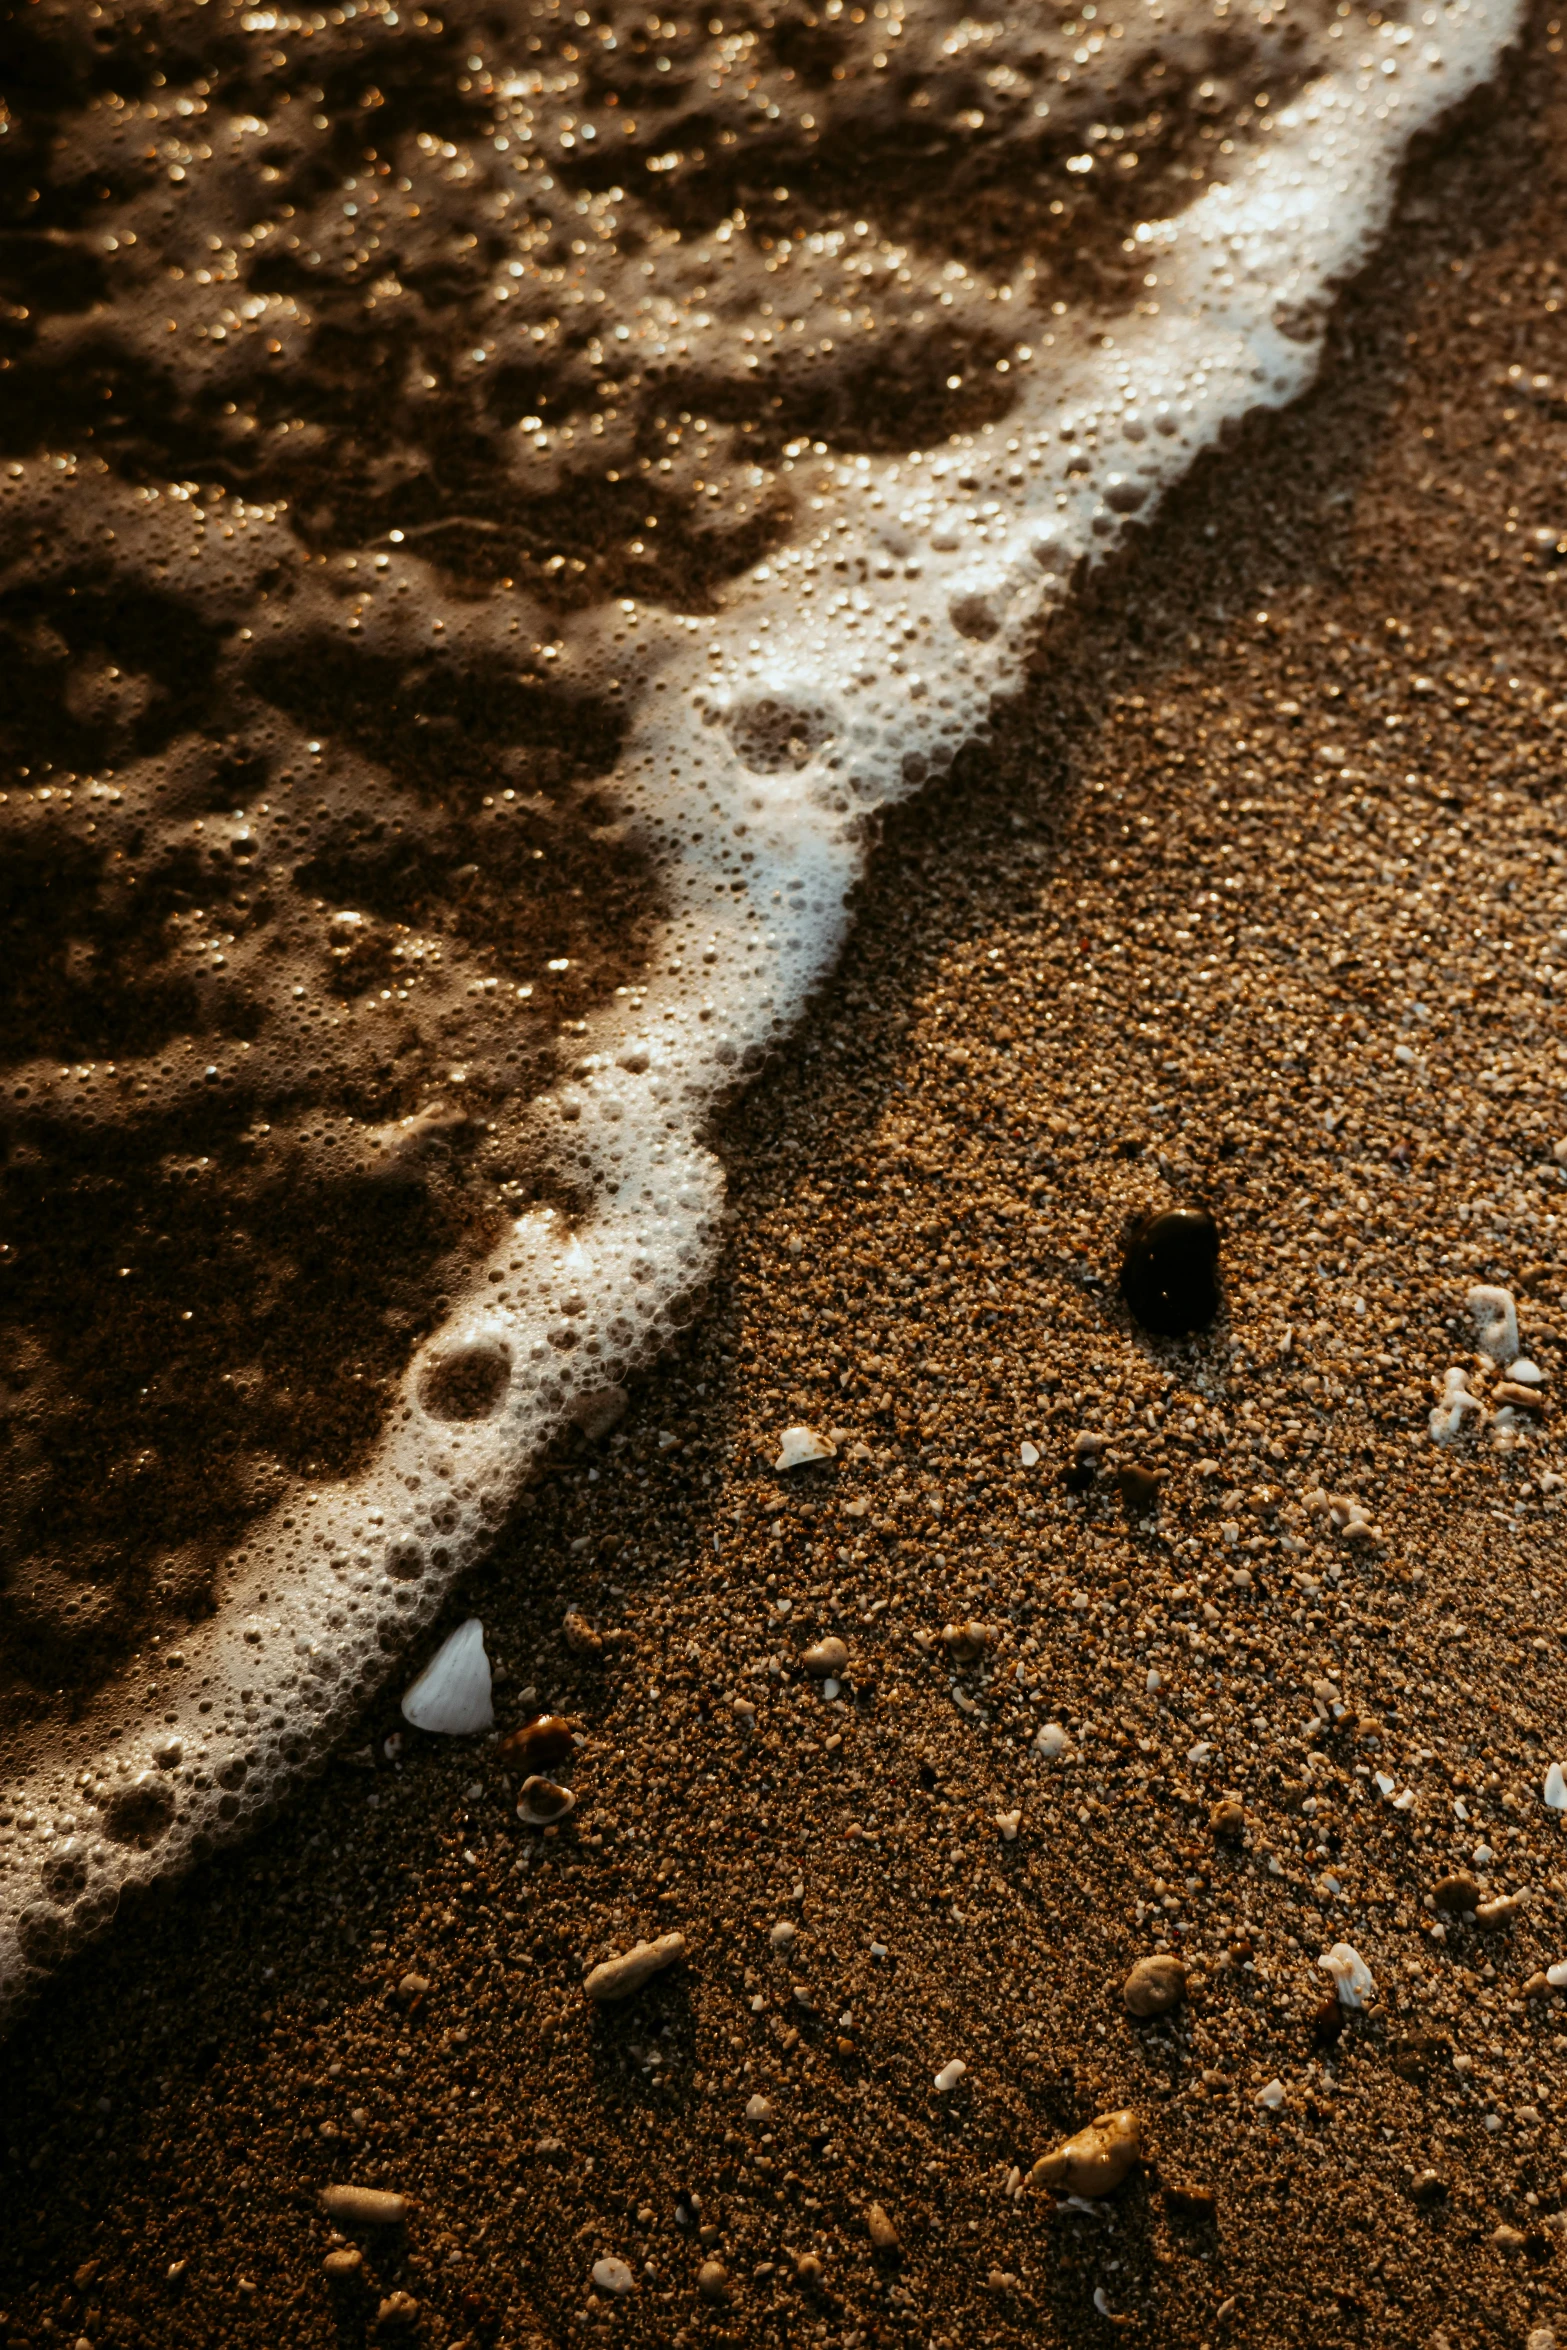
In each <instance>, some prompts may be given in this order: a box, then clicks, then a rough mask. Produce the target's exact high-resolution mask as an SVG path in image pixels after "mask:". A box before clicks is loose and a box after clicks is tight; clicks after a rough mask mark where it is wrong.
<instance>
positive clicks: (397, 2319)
mask: <svg viewBox="0 0 1567 2350" xmlns="http://www.w3.org/2000/svg"><path fill="white" fill-rule="evenodd" d="M375 2322H376V2324H377V2325H378V2326H379V2327H380V2328H381V2330H382V2332H383V2333H387V2334H403V2333H406V2332H407V2331H408V2329H409V2328H410V2327H411V2326H416V2325H417V2324H418V2323H419V2304H418V2302H417V2301H416V2300H415V2299H414V2297H413V2295H412V2293H388V2295H387V2296H386V2299H385V2300H384V2301H383V2302H382V2304H381V2306H380V2308H379V2309H378V2310H377V2311H376V2313H375Z"/></svg>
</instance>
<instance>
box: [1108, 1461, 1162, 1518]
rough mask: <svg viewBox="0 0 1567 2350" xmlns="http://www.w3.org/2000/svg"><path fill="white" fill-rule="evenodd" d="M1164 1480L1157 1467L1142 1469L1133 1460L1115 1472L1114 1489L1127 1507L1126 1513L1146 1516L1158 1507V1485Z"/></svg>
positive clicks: (1132, 1515) (1136, 1516)
mask: <svg viewBox="0 0 1567 2350" xmlns="http://www.w3.org/2000/svg"><path fill="white" fill-rule="evenodd" d="M1163 1482H1164V1480H1163V1478H1162V1477H1161V1476H1160V1474H1159V1471H1158V1470H1157V1469H1144V1468H1140V1467H1138V1465H1137V1464H1136V1463H1135V1462H1132V1463H1130V1464H1129V1465H1128V1466H1127V1467H1126V1468H1124V1469H1117V1470H1116V1473H1115V1483H1116V1490H1117V1492H1118V1493H1119V1494H1120V1496H1121V1499H1122V1500H1123V1501H1124V1502H1125V1504H1126V1507H1127V1514H1128V1515H1129V1516H1130V1517H1134V1518H1146V1517H1147V1516H1148V1515H1149V1513H1150V1511H1152V1510H1156V1509H1157V1508H1158V1507H1159V1487H1160V1486H1161V1484H1162V1483H1163Z"/></svg>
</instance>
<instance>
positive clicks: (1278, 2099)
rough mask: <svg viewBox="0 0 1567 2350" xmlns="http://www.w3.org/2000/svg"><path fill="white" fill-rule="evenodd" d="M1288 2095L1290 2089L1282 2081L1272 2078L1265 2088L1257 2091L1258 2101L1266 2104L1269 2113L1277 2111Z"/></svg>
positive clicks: (1260, 2103)
mask: <svg viewBox="0 0 1567 2350" xmlns="http://www.w3.org/2000/svg"><path fill="white" fill-rule="evenodd" d="M1288 2095H1289V2091H1288V2090H1287V2089H1286V2088H1285V2086H1284V2083H1283V2082H1282V2081H1279V2080H1272V2081H1270V2082H1269V2083H1268V2085H1267V2087H1266V2088H1265V2089H1259V2090H1258V2091H1257V2103H1258V2104H1259V2105H1263V2106H1266V2107H1267V2110H1268V2111H1269V2113H1277V2112H1278V2110H1279V2107H1280V2106H1281V2105H1282V2104H1283V2103H1284V2100H1285V2098H1286V2097H1287V2096H1288Z"/></svg>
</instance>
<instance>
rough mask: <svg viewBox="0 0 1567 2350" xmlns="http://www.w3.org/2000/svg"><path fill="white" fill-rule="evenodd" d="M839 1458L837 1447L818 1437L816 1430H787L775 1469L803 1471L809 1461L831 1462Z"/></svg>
mask: <svg viewBox="0 0 1567 2350" xmlns="http://www.w3.org/2000/svg"><path fill="white" fill-rule="evenodd" d="M837 1457H838V1449H837V1446H836V1445H832V1444H829V1443H828V1441H827V1439H826V1437H825V1436H818V1435H817V1433H816V1430H815V1429H814V1428H803V1427H802V1428H786V1429H785V1430H784V1432H783V1435H782V1437H781V1438H780V1439H779V1444H778V1458H777V1459H776V1460H775V1461H774V1463H773V1467H774V1468H775V1469H803V1468H804V1467H805V1465H806V1463H807V1462H808V1461H831V1460H836V1459H837Z"/></svg>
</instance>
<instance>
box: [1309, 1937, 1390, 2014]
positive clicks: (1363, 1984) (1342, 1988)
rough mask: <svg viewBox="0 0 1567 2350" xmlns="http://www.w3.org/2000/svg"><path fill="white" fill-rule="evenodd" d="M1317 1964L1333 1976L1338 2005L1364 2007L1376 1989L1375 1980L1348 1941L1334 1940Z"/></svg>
mask: <svg viewBox="0 0 1567 2350" xmlns="http://www.w3.org/2000/svg"><path fill="white" fill-rule="evenodd" d="M1317 1964H1318V1966H1319V1967H1321V1968H1322V1969H1323V1971H1324V1973H1326V1974H1330V1975H1331V1976H1332V1977H1333V1981H1334V1984H1335V1986H1336V1988H1337V1991H1338V2000H1339V2005H1340V2007H1355V2008H1359V2007H1364V2006H1365V2004H1366V2001H1367V2000H1368V1999H1369V1998H1370V1997H1371V1996H1372V1994H1373V1993H1374V1992H1375V1990H1376V1987H1377V1986H1376V1980H1375V1977H1374V1976H1373V1975H1372V1972H1371V1969H1370V1968H1369V1967H1368V1966H1367V1964H1366V1962H1365V1960H1364V1959H1363V1958H1362V1957H1361V1955H1360V1953H1359V1951H1358V1950H1356V1949H1355V1948H1354V1947H1353V1946H1352V1944H1350V1943H1348V1942H1335V1943H1334V1945H1333V1947H1332V1949H1331V1950H1325V1951H1324V1952H1323V1953H1322V1956H1321V1957H1320V1958H1319V1959H1318V1961H1317Z"/></svg>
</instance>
